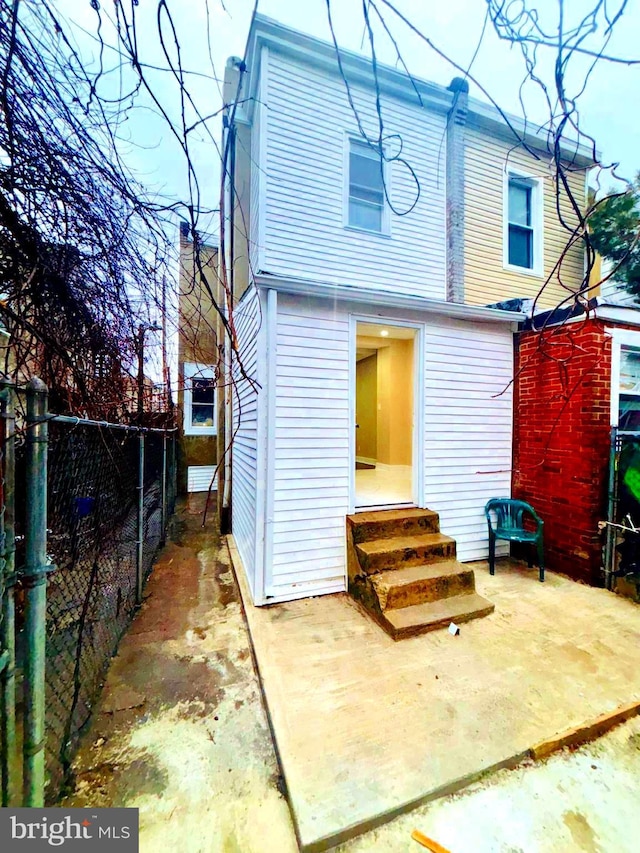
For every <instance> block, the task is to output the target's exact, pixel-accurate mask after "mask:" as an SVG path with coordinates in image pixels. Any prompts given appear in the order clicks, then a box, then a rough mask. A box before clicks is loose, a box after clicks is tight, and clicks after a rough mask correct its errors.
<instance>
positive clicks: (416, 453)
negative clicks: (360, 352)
mask: <svg viewBox="0 0 640 853" xmlns="http://www.w3.org/2000/svg"><path fill="white" fill-rule="evenodd" d="M358 323H367V324H372V323H374V324H376V325H380V326H396V327H398V328H401V329H415V330H416V334H415V336H414V338H413V359H414V362H413V364H414V369H413V377H414V379H413V401H412V402H413V412H412V430H411V432H412V442H411V452H412V461H411V465H410V466H408V467H410V468H411V473H412V476H411V491H412V500H413V506H423V505H424V489H425V486H424V417H425V398H424V384H425V375H424V371H425V359H424V337H425V324H424V323H416V322H412V321H410V320H401V319H398V318H396V317H384V316H382V315H381V314H376V315H374V316H371V315H367V314H350V315H349V417H350V421H351V423H352V425H353V428H352V430H351V432H350V436H349V511H350V512H351V513H354V512H361V511H363V510H365V509H367V510H370V509H371V507H370V506H368V507H361V508H358V507H356V474H355V467H356V466H355V460H356V452H355V445H356V436H355V422H356V415H355V405H356V404H355V400H356V335H357V327H358ZM378 465H379V467H383V464H381V463H378ZM391 506H393V507H399V506H412V504H404V503H400V504H398V503H393V504H387V505H386V508H389V507H391ZM376 508H379V507H376ZM382 508H383V509H384V508H385V507H382Z"/></svg>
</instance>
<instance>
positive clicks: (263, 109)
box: [253, 46, 269, 271]
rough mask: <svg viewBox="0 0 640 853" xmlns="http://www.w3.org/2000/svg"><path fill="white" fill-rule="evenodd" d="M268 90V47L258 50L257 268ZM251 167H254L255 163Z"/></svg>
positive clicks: (263, 226)
mask: <svg viewBox="0 0 640 853" xmlns="http://www.w3.org/2000/svg"><path fill="white" fill-rule="evenodd" d="M268 92H269V48H268V47H266V46H263V47H262V50H261V51H260V88H259V90H258V97H259V104H258V106H257V108H258V109H259V110H260V139H259V140H258V164H257V168H258V234H257V261H258V270H257V271H259V270H263V269H264V267H265V239H266V234H267V150H268V149H267V125H268V118H269V116H268V112H269V111H268V109H267V101H268ZM253 168H256V166H255V164H254V166H253Z"/></svg>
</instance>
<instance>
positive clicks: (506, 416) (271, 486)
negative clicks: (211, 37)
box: [225, 16, 591, 604]
mask: <svg viewBox="0 0 640 853" xmlns="http://www.w3.org/2000/svg"><path fill="white" fill-rule="evenodd" d="M341 62H342V72H343V74H344V76H345V78H346V80H347V81H348V84H349V94H350V97H351V99H352V101H353V104H354V105H355V107H356V109H357V111H358V116H359V120H360V123H361V126H362V128H363V129H364V130H365V132H366V133H367V134H368V135H369V137H370V138H372V139H375V138H376V136H377V134H378V123H377V122H378V120H377V115H376V108H375V91H374V79H373V73H372V66H371V63H370V62H369V61H368V60H366V59H365V58H363V57H361V56H358V55H355V54H352V53H349V52H346V51H344V52H341ZM240 77H242V79H241V80H240ZM377 82H378V88H379V92H380V98H381V103H382V112H383V117H384V127H385V131H384V132H385V143H384V147H385V155H386V160H385V162H384V164H383V166H382V167H381V163H380V159H379V157H378V155H377V154H376V153H375V151H373V150H372V149H371V148H370V147H369V146H368V145H367V144H365V143H364V142H363V140H362V135H361V133H360V131H359V127H358V122H357V121H356V118H355V116H354V113H353V110H352V108H351V106H350V103H349V98H348V96H347V92H346V89H345V80H344V79H343V77H342V76H341V74H340V71H339V68H338V64H337V60H336V54H335V50H334V48H333V46H331V45H329V44H325V43H324V42H321V41H318V40H316V39H313V38H310V37H308V36H305V35H302V34H300V33H297V32H293V31H291V30H288V29H287V28H285V27H282V26H280V25H278V24H276V23H275V22H273V21H270V20H268V19H265V18H263V17H261V16H257V17H256V18H255V20H254V24H253V27H252V30H251V33H250V36H249V46H248V52H247V63H246V69H245V67H244V66H242V64H241V63H240V62H239V61H238V60H230V61H229V63H228V66H227V82H226V88H225V93H226V95H225V97H226V98H227V100H228V102H231V101H232V100H233V97H231V96H230V95H231V93H233V96H235V94H236V93H237V91H238V90H239V86H240V85H241V95H240V105H239V106H238V108H237V109H236V110H235V111H234V113H233V115H232V112H231V111H230V110H228V111H227V117H226V136H225V140H226V141H229V140H230V141H231V142H233V138H234V134H235V138H236V139H239V138H240V137H241V139H242V141H241V144H237V145H236V146H235V154H236V158H235V161H234V169H233V175H234V181H235V182H236V186H235V192H234V188H233V187H232V186H230V182H229V181H228V180H227V182H226V183H227V187H226V189H227V199H228V200H230V199H231V198H234V199H235V204H234V205H233V215H234V221H233V223H230V224H228V227H229V234H233V236H234V242H235V245H236V246H239V252H238V253H236V252H234V253H233V254H231V253H230V254H229V255H228V257H227V261H228V263H229V264H230V268H231V269H233V270H234V275H235V276H236V279H237V280H238V281H241V282H242V284H241V285H238V286H237V287H236V289H235V291H234V305H235V307H234V313H233V317H234V327H235V331H236V334H237V340H238V353H239V357H238V358H235V359H234V368H233V370H234V373H233V383H231V386H232V387H233V395H232V396H233V400H232V406H231V408H232V411H233V418H234V420H233V432H234V442H233V454H232V460H233V461H232V469H233V473H232V490H231V505H232V512H233V525H232V526H233V535H234V538H235V541H236V543H237V547H238V551H239V553H240V556H241V558H242V562H243V565H244V569H245V572H246V574H247V578H248V581H249V584H250V587H251V590H252V595H253V600H254V602H255V603H256V604H265V603H269V602H275V601H284V600H287V599H292V598H299V597H303V596H308V595H317V594H321V593H330V592H336V591H341V590H344V589H346V586H347V555H346V542H345V520H346V517H347V516H348V515H350V514H352V513H354V512H358V511H361V510H364V509H369V508H372V507H375V508H381V507H385V508H388V507H411V506H416V507H428V508H430V509H432V510H435V511H436V512H437V513H439V516H440V524H441V529H442V530H443V531H444V532H445V533H446V534H449V535H450V536H452V537H455V540H456V543H457V554H458V558H459V559H461V560H463V561H469V560H475V559H480V558H484V557H485V556H486V554H487V531H486V522H485V518H484V514H483V508H484V505H485V503H486V501H487V500H488V499H489V498H491V497H495V496H505V495H508V494H510V490H511V471H512V428H513V423H512V413H513V401H512V391H513V388H512V380H513V377H514V373H513V359H514V351H513V335H514V331H516V329H517V327H518V322H519V321H520V320H522V319H524V318H523V315H521V314H518V313H514V312H513V311H508V310H500V309H497V308H488V307H484V306H486V305H488V304H491V303H496V302H499V301H503V300H510V299H514V298H517V299H522V298H529V299H532V300H533V299H535V297H536V295H537V292H538V290H539V289H540V287H541V285H542V283H543V281H544V280H545V277H546V276H547V275H549V274H550V273H551V271H552V269H553V264H554V262H555V260H556V259H557V256H558V255H559V253H560V248H561V247H562V246H564V244H565V243H566V239H567V232H566V231H565V230H564V229H563V227H562V225H561V224H560V222H559V220H558V217H557V213H556V209H555V199H556V188H555V186H553V184H552V172H551V168H550V165H549V155H548V154H547V153H545V151H546V148H545V145H546V139H545V137H544V136H542V135H537V134H536V133H535V132H534V130H533V129H531V128H524V127H523V126H522V124H521V123H520V122H518V121H517V120H513V122H514V125H516V127H517V129H518V131H519V132H520V133H522V134H523V135H524V136H525V138H526V141H527V144H528V146H529V147H531V148H533V149H535V150H536V151H537V152H538V159H536V158H535V157H533V156H531V155H529V154H527V153H526V152H524V151H523V150H517V149H514V140H513V136H512V135H511V136H510V133H511V131H510V130H509V129H508V128H507V127H506V126H505V124H504V121H503V119H502V117H501V116H500V115H499V114H498V113H497V112H496V111H494V110H492V109H491V108H489V107H487V106H486V105H484V104H481V103H479V102H476V101H473V100H469V99H468V95H467V86H466V83H465V82H464V81H462V80H459V79H457V80H454V81H453V83H452V85H451V87H450V88H449V89H444V88H442V87H440V86H436V85H433V84H430V83H426V82H423V81H419V80H414V81H410V80H409V79H408V78H407V76H406V75H404V74H403V73H401V72H399V71H397V70H394V69H391V68H386V67H379V68H378V81H377ZM229 134H231V138H230V137H229ZM400 141H401V150H400ZM394 155H398V157H397V159H395V160H394V159H393V157H394ZM566 156H567V158H568V159H569V160H570V161H571V163H572V166H573V172H572V173H571V175H570V180H571V182H572V183H573V185H574V189H575V190H576V192H577V193H578V196H579V198H581V199H582V198H583V197H584V194H585V169H586V168H587V167H588V166H589V164H590V162H591V161H590V159H589V155H588V152H587V151H585V150H583V149H581V148H579V149H575V148H574V150H572V151H567V152H566ZM229 171H230V170H229ZM247 196H248V197H249V198H248V203H247ZM560 206H561V209H562V211H563V213H564V214H565V215H566V218H567V221H568V222H569V223H571V221H572V210H571V209H570V206H569V203H568V200H567V199H565V198H564V196H563V194H562V191H561V192H560ZM238 208H240V209H241V211H240V212H241V215H238ZM392 208H393V210H392ZM399 214H402V215H399ZM226 242H227V246H228V245H229V243H230V242H231V241H230V240H227V241H226ZM583 271H584V261H583V256H582V253H581V251H580V250H579V249H578V248H576V249H573V250H572V251H571V252H570V253H569V254H568V255H567V257H566V260H565V262H564V264H563V268H562V271H561V277H562V282H561V281H558V280H557V278H556V279H552V280H551V282H550V283H549V285H548V286H547V287H546V288H545V290H544V291H543V293H542V294H541V295H540V297H539V298H538V300H537V305H538V307H546V308H549V307H552V306H555V305H556V304H558V303H559V302H561V301H562V300H563V299H565V298H566V294H567V290H566V288H565V287H563V286H562V285H563V284H564V285H570V286H571V287H572V288H573V289H574V290H575V291H576V292H577V291H579V290H580V287H581V284H582V279H583ZM235 300H237V302H236V301H235ZM240 364H241V365H242V370H243V371H244V374H245V376H243V375H242V373H241V370H240ZM245 377H248V379H247V378H245ZM227 384H229V383H227Z"/></svg>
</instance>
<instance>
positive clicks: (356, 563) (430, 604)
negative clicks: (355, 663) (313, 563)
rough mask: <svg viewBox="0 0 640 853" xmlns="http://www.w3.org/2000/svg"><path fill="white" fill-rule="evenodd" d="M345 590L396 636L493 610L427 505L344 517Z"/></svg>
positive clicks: (435, 515) (401, 636)
mask: <svg viewBox="0 0 640 853" xmlns="http://www.w3.org/2000/svg"><path fill="white" fill-rule="evenodd" d="M347 548H348V555H349V561H348V563H349V592H350V594H351V595H352V596H353V598H355V599H356V600H357V601H359V602H360V603H361V604H363V605H364V607H365V608H366V609H367V611H368V612H369V613H370V614H371V616H372V617H373V618H374V619H375V620H376V622H378V624H379V625H381V626H382V627H383V628H384V630H385V631H386V632H387V633H388V634H390V635H391V636H392V637H393V638H394V639H395V640H400V639H402V638H403V637H410V636H413V635H415V634H422V633H425V632H426V631H433V630H434V629H436V628H441V627H446V626H447V625H448V624H449V623H450V622H467V621H468V620H469V619H477V618H478V617H480V616H487V615H488V614H489V613H492V612H493V609H494V606H493V604H491V602H490V601H487V600H486V599H485V598H482V596H480V595H478V594H477V592H476V583H475V576H474V574H473V571H472V570H471V569H469V568H467V567H466V566H464V565H463V564H462V563H459V562H458V561H457V560H456V543H455V540H454V539H451V538H450V537H449V536H444V535H443V534H442V533H440V519H439V517H438V514H437V513H435V512H432V511H431V510H428V509H401V510H384V511H380V512H363V513H358V515H350V516H347Z"/></svg>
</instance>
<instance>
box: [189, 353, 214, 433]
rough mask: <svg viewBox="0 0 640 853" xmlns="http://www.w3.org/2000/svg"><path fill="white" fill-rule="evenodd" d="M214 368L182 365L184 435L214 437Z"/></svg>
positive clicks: (200, 365) (191, 364)
mask: <svg viewBox="0 0 640 853" xmlns="http://www.w3.org/2000/svg"><path fill="white" fill-rule="evenodd" d="M216 432H217V426H216V385H215V368H214V367H212V366H211V365H204V364H193V363H186V364H185V365H184V434H185V435H216Z"/></svg>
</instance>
